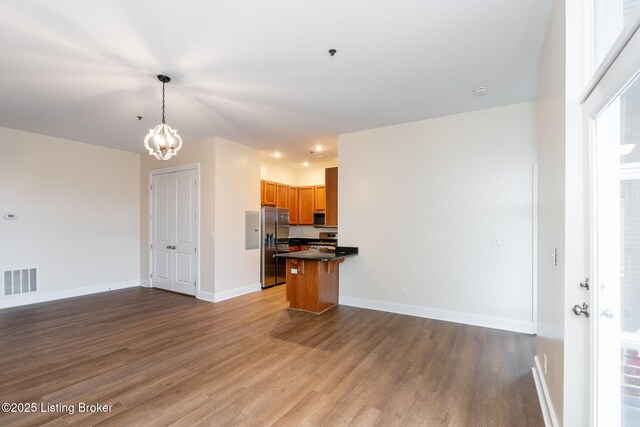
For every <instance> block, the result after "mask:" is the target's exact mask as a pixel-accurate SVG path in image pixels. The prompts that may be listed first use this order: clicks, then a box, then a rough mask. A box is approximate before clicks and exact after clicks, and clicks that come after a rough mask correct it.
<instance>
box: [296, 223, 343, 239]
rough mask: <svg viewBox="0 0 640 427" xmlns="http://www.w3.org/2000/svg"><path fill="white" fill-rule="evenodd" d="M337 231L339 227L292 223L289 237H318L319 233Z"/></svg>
mask: <svg viewBox="0 0 640 427" xmlns="http://www.w3.org/2000/svg"><path fill="white" fill-rule="evenodd" d="M321 232H322V233H337V232H338V229H337V228H325V227H323V228H315V227H313V226H311V225H292V226H290V227H289V237H306V238H309V239H316V238H318V235H319V233H321Z"/></svg>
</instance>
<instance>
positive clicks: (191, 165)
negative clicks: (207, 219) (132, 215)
mask: <svg viewBox="0 0 640 427" xmlns="http://www.w3.org/2000/svg"><path fill="white" fill-rule="evenodd" d="M190 170H195V172H196V201H195V203H196V209H195V210H196V215H197V218H196V295H195V297H196V298H197V299H202V298H201V297H200V287H201V286H202V284H201V281H200V256H201V253H202V251H201V250H200V221H201V217H202V215H201V214H200V198H201V190H200V188H201V187H202V185H201V181H200V162H198V163H188V164H185V165H179V166H170V167H167V168H161V169H153V170H150V171H149V178H148V179H149V185H148V188H147V191H148V192H149V197H148V203H149V209H148V211H149V215H148V218H147V220H148V223H149V224H148V225H149V226H148V229H147V232H148V243H147V253H148V258H149V259H148V267H147V268H148V269H149V276H151V272H152V271H153V253H152V252H153V251H152V249H151V239H152V236H153V221H154V220H153V191H152V190H151V186H152V185H153V177H154V176H156V175H166V174H170V173H176V172H184V171H190ZM149 287H150V288H153V278H152V277H149Z"/></svg>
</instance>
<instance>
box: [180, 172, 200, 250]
mask: <svg viewBox="0 0 640 427" xmlns="http://www.w3.org/2000/svg"><path fill="white" fill-rule="evenodd" d="M194 181H195V177H194V176H193V175H192V174H189V175H184V174H180V175H178V176H176V185H177V195H176V201H177V204H176V206H177V207H178V208H177V209H176V242H177V243H187V244H194V243H195V233H194V229H195V222H194V219H195V217H194V214H195V211H194V209H195V206H194V203H193V196H194V194H193V189H194V188H195V183H194Z"/></svg>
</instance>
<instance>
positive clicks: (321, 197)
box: [313, 185, 327, 211]
mask: <svg viewBox="0 0 640 427" xmlns="http://www.w3.org/2000/svg"><path fill="white" fill-rule="evenodd" d="M313 191H314V196H313V209H314V210H316V211H324V210H326V209H327V192H326V188H325V186H324V185H315V186H314V187H313Z"/></svg>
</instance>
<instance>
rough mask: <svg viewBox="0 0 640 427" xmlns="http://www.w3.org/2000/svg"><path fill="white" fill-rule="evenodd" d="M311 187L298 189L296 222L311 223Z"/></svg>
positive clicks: (301, 223)
mask: <svg viewBox="0 0 640 427" xmlns="http://www.w3.org/2000/svg"><path fill="white" fill-rule="evenodd" d="M313 193H314V188H313V187H300V188H299V189H298V208H299V210H298V224H300V225H313Z"/></svg>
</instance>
